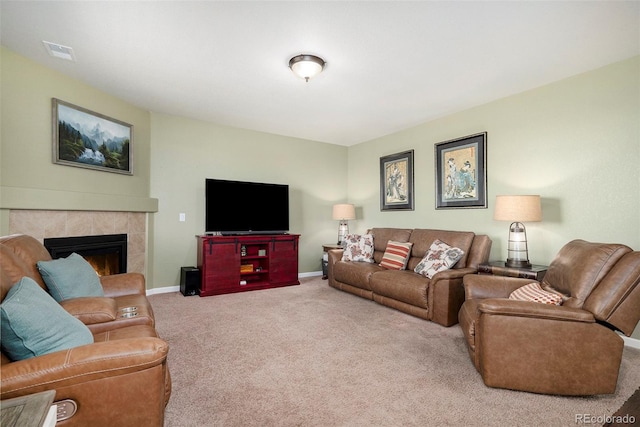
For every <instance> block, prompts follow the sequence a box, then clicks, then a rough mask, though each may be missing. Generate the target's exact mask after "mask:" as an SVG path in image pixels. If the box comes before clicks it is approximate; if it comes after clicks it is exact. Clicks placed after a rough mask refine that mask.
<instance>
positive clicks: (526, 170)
mask: <svg viewBox="0 0 640 427" xmlns="http://www.w3.org/2000/svg"><path fill="white" fill-rule="evenodd" d="M484 131H486V132H487V133H488V136H487V169H488V178H487V181H488V182H487V191H488V209H448V210H436V209H435V173H434V144H436V143H438V142H442V141H447V140H451V139H455V138H458V137H462V136H465V135H470V134H474V133H478V132H484ZM408 149H414V150H415V210H414V211H404V212H388V211H385V212H381V211H380V207H379V205H380V203H379V187H380V184H379V181H380V179H379V176H380V172H379V158H380V157H381V156H385V155H388V154H393V153H397V152H401V151H404V150H408ZM639 165H640V57H635V58H632V59H629V60H626V61H623V62H619V63H616V64H613V65H610V66H607V67H604V68H601V69H597V70H594V71H591V72H588V73H584V74H580V75H577V76H574V77H571V78H568V79H565V80H562V81H558V82H556V83H553V84H550V85H546V86H543V87H540V88H537V89H534V90H531V91H527V92H524V93H521V94H518V95H514V96H511V97H508V98H504V99H500V100H497V101H494V102H491V103H488V104H485V105H482V106H479V107H476V108H472V109H469V110H466V111H463V112H460V113H457V114H452V115H450V116H447V117H444V118H441V119H439V120H434V121H431V122H429V123H425V124H422V125H420V126H417V127H414V128H411V129H407V130H404V131H402V132H398V133H396V134H393V135H389V136H385V137H383V138H378V139H375V140H373V141H369V142H366V143H363V144H359V145H356V146H352V147H350V148H349V177H348V182H349V201H350V202H351V203H354V204H355V205H356V206H357V207H358V208H360V210H361V217H360V218H359V219H358V220H357V221H355V222H354V224H353V225H354V226H355V227H354V228H355V229H357V230H359V231H364V230H365V229H366V228H368V227H372V226H400V227H421V228H443V229H454V230H460V229H463V230H471V231H475V232H477V233H485V234H489V235H490V237H491V238H492V239H493V249H492V254H491V257H492V259H506V240H507V234H508V226H509V224H508V223H506V222H499V221H494V220H493V206H494V201H495V196H496V195H501V194H540V195H541V197H542V210H543V220H542V222H538V223H527V224H525V225H526V226H527V235H528V239H529V258H530V259H531V260H532V261H533V262H534V263H538V264H546V263H548V262H550V261H551V259H552V258H553V256H554V255H555V254H556V253H557V251H558V249H559V248H560V247H561V246H562V245H564V244H565V243H566V242H567V241H569V240H571V239H575V238H582V239H585V240H592V241H602V242H619V243H625V244H627V245H629V246H631V247H632V248H635V249H640V214H639V212H640V167H639Z"/></svg>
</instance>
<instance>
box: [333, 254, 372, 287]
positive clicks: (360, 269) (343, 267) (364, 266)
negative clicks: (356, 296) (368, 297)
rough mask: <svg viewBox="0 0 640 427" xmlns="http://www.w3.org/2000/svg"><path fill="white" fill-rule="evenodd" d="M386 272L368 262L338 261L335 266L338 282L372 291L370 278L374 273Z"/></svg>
mask: <svg viewBox="0 0 640 427" xmlns="http://www.w3.org/2000/svg"><path fill="white" fill-rule="evenodd" d="M379 271H384V268H382V267H380V266H379V265H378V264H373V263H368V262H345V261H338V262H336V263H335V265H334V266H333V277H334V279H335V280H336V281H338V282H342V283H347V284H349V285H351V286H355V287H356V288H360V289H366V290H368V291H370V290H371V284H370V283H369V282H370V278H371V275H372V274H373V273H377V272H379Z"/></svg>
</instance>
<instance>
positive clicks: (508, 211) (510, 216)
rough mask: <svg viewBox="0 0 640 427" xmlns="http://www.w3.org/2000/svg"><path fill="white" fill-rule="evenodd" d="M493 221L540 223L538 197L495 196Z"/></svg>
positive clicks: (540, 211) (540, 213)
mask: <svg viewBox="0 0 640 427" xmlns="http://www.w3.org/2000/svg"><path fill="white" fill-rule="evenodd" d="M493 219H495V220H497V221H518V222H537V221H542V207H541V205H540V196H538V195H527V196H496V207H495V209H494V211H493Z"/></svg>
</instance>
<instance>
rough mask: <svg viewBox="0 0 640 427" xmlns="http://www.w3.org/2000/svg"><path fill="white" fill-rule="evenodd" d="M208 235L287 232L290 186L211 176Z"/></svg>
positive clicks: (208, 182) (207, 187)
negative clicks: (213, 177) (229, 179)
mask: <svg viewBox="0 0 640 427" xmlns="http://www.w3.org/2000/svg"><path fill="white" fill-rule="evenodd" d="M205 228H206V233H208V234H212V233H213V234H218V233H220V234H283V233H286V232H288V231H289V186H288V185H285V184H267V183H260V182H244V181H227V180H222V179H211V178H207V179H206V182H205Z"/></svg>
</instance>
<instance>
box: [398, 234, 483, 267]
mask: <svg viewBox="0 0 640 427" xmlns="http://www.w3.org/2000/svg"><path fill="white" fill-rule="evenodd" d="M474 236H475V233H473V232H471V231H447V230H431V229H421V228H416V229H415V230H413V232H412V233H411V237H410V239H409V241H410V242H411V243H413V248H412V250H411V258H410V259H409V263H408V265H407V270H413V269H415V268H416V266H417V265H418V264H419V263H420V261H422V258H424V256H425V254H426V253H427V251H428V250H429V248H430V247H431V245H432V244H433V242H434V241H436V240H440V241H442V242H444V243H446V244H448V245H449V246H451V247H455V248H459V249H462V250H463V251H464V255H463V256H462V258H460V260H459V261H458V262H457V263H456V264H455V265H454V266H453V268H464V267H466V266H467V257H468V254H469V250H470V249H471V244H472V243H473V238H474Z"/></svg>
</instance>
